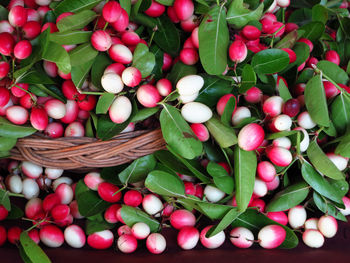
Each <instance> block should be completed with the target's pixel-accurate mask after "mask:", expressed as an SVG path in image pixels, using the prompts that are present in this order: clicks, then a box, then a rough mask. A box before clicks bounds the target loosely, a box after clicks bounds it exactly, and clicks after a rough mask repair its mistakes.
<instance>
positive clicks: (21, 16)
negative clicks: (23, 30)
mask: <svg viewBox="0 0 350 263" xmlns="http://www.w3.org/2000/svg"><path fill="white" fill-rule="evenodd" d="M8 20H9V22H10V24H11V25H12V26H13V27H22V26H24V25H25V23H26V22H27V10H26V9H25V8H24V7H22V6H14V7H12V8H11V10H10V12H9V16H8Z"/></svg>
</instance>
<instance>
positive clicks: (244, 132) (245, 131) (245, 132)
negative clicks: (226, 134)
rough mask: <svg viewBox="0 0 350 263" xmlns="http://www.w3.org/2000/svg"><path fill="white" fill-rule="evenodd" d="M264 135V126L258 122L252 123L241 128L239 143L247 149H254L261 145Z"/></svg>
mask: <svg viewBox="0 0 350 263" xmlns="http://www.w3.org/2000/svg"><path fill="white" fill-rule="evenodd" d="M264 137H265V132H264V130H263V128H262V127H261V126H260V125H258V124H256V123H250V124H248V125H246V126H244V127H243V128H242V129H241V130H240V132H239V134H238V145H239V147H241V148H242V149H243V150H245V151H253V150H256V149H257V148H258V147H259V146H260V144H261V143H262V142H263V140H264Z"/></svg>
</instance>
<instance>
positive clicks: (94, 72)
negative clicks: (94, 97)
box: [91, 53, 112, 90]
mask: <svg viewBox="0 0 350 263" xmlns="http://www.w3.org/2000/svg"><path fill="white" fill-rule="evenodd" d="M110 64H112V61H111V59H110V58H109V57H108V56H107V55H106V54H104V53H100V54H98V55H97V57H96V60H95V63H94V64H92V68H91V82H92V84H94V86H95V87H97V88H98V89H100V90H102V89H103V88H102V85H101V78H102V76H103V72H104V71H105V69H106V67H107V66H109V65H110Z"/></svg>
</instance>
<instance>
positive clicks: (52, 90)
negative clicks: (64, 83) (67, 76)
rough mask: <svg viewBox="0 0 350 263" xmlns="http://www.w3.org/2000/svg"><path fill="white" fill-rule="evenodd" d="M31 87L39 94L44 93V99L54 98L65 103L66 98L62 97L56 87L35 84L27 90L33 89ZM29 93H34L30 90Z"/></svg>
mask: <svg viewBox="0 0 350 263" xmlns="http://www.w3.org/2000/svg"><path fill="white" fill-rule="evenodd" d="M33 87H35V88H34V89H37V90H38V91H40V92H44V93H45V94H46V96H44V97H47V96H52V97H54V98H56V99H58V100H60V101H62V102H64V103H66V102H67V99H66V97H65V96H64V95H63V93H62V91H61V89H60V88H58V87H57V86H54V85H51V86H45V85H42V84H35V85H33V86H30V87H29V89H30V90H31V88H33ZM31 92H34V91H32V90H31ZM34 93H35V92H34ZM38 95H39V94H38ZM39 96H40V95H39Z"/></svg>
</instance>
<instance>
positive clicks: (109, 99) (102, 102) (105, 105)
mask: <svg viewBox="0 0 350 263" xmlns="http://www.w3.org/2000/svg"><path fill="white" fill-rule="evenodd" d="M114 99H115V94H113V93H104V94H103V95H102V96H100V98H99V99H98V102H97V105H96V114H106V113H107V111H108V109H109V107H110V106H111V105H112V103H113V101H114Z"/></svg>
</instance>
